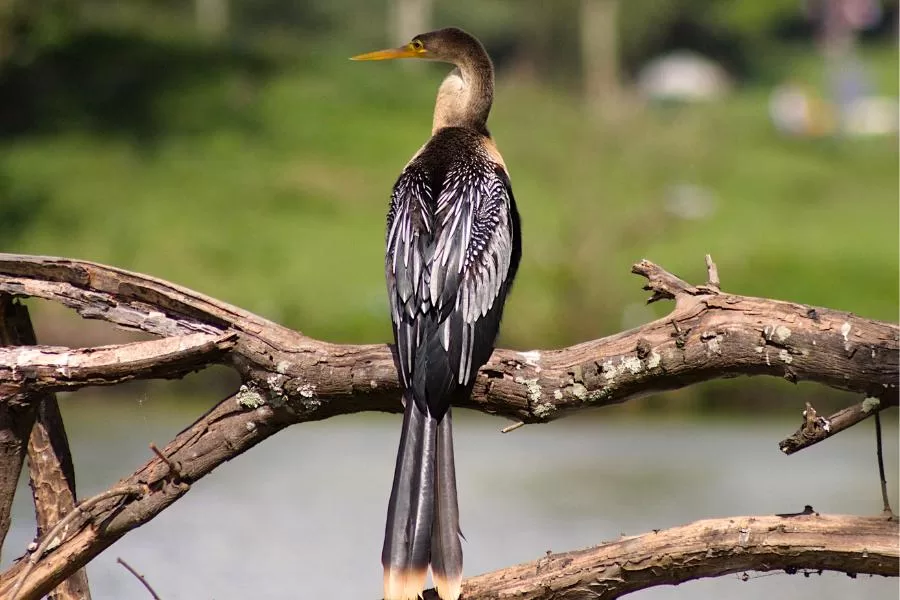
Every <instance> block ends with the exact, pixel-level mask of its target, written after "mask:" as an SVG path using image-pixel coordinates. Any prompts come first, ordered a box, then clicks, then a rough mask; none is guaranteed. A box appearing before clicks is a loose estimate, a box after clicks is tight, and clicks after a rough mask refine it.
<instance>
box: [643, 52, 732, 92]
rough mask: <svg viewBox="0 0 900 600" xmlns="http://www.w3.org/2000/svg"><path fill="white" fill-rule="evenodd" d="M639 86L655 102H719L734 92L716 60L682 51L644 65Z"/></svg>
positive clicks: (726, 74) (729, 79)
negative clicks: (731, 91)
mask: <svg viewBox="0 0 900 600" xmlns="http://www.w3.org/2000/svg"><path fill="white" fill-rule="evenodd" d="M637 87H638V90H640V92H641V94H642V95H644V96H645V97H647V98H650V99H652V100H676V101H682V102H697V101H704V100H718V99H719V98H722V97H723V96H725V95H726V94H727V93H728V92H729V91H730V90H731V78H730V77H729V76H728V73H727V72H726V71H725V69H723V68H722V67H721V66H719V64H718V63H716V62H715V61H713V60H710V59H708V58H706V57H705V56H702V55H700V54H697V53H695V52H689V51H686V50H681V51H677V52H673V53H671V54H667V55H665V56H660V57H658V58H654V59H653V60H651V61H650V62H648V63H647V64H646V65H644V66H643V68H641V70H640V72H639V73H638V79H637Z"/></svg>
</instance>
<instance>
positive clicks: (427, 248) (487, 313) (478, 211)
mask: <svg viewBox="0 0 900 600" xmlns="http://www.w3.org/2000/svg"><path fill="white" fill-rule="evenodd" d="M479 162H480V161H479ZM475 165H477V166H473V163H464V162H460V163H459V165H458V167H457V168H451V169H450V170H449V171H448V172H447V174H446V176H445V177H444V181H443V182H442V183H441V185H440V189H439V190H438V191H437V198H433V195H434V193H435V192H434V191H433V190H432V189H431V186H430V185H429V181H430V180H429V177H428V176H427V174H426V173H424V172H420V171H418V170H417V169H416V168H409V167H408V168H407V170H406V171H404V173H403V175H401V177H400V179H399V180H398V182H397V184H396V185H395V187H394V194H393V196H392V202H391V212H390V214H389V217H388V236H387V258H386V264H385V271H386V274H387V280H388V290H389V296H390V302H391V317H392V321H393V327H394V335H395V340H396V342H397V354H398V363H399V369H400V376H401V380H402V381H403V384H404V386H405V387H408V388H412V390H413V396H414V398H415V399H416V402H418V403H422V408H425V405H427V406H428V408H429V411H430V412H431V414H433V415H435V416H437V417H440V416H442V415H443V414H444V412H446V409H447V407H448V406H449V403H450V395H451V393H452V392H453V391H454V390H455V389H456V388H458V387H463V388H465V387H469V386H470V385H471V384H472V382H473V381H474V379H475V375H476V374H477V372H478V369H479V367H481V365H483V364H484V363H485V362H486V361H487V360H488V358H489V357H490V355H491V352H492V351H493V347H494V340H495V339H496V335H497V330H498V329H499V324H500V316H501V314H502V310H503V302H504V300H505V297H506V292H507V291H508V289H509V285H510V283H511V275H512V274H513V273H514V271H515V262H516V261H517V258H518V257H517V256H516V254H517V250H518V246H517V239H516V237H517V227H518V222H517V217H516V215H515V206H514V202H513V198H512V193H511V191H510V188H509V183H508V179H507V178H506V176H505V173H504V172H503V171H502V169H501V168H500V167H498V166H496V165H494V164H493V163H490V162H487V161H484V162H483V163H482V164H478V162H476V163H475ZM511 267H512V268H511Z"/></svg>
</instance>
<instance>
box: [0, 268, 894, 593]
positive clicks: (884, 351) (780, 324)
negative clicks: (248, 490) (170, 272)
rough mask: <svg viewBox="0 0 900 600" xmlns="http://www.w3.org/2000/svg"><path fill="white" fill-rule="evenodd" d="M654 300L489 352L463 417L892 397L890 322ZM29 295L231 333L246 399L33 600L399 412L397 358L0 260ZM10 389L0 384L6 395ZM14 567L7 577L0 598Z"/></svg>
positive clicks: (210, 305) (12, 286)
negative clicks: (658, 315) (802, 394)
mask: <svg viewBox="0 0 900 600" xmlns="http://www.w3.org/2000/svg"><path fill="white" fill-rule="evenodd" d="M634 270H635V272H637V273H640V274H641V275H643V276H644V277H646V278H647V279H648V282H649V283H648V286H647V287H648V289H651V290H653V292H654V297H655V298H657V299H658V298H664V297H668V298H674V299H675V300H676V305H675V309H674V310H673V312H672V313H671V314H670V315H668V316H667V317H666V318H664V319H660V320H658V321H654V322H652V323H648V324H646V325H644V326H642V327H639V328H636V329H633V330H630V331H626V332H623V333H620V334H617V335H613V336H610V337H607V338H603V339H601V340H594V341H590V342H585V343H582V344H578V345H576V346H572V347H570V348H565V349H562V350H550V351H530V352H514V351H510V350H498V351H496V352H495V353H494V355H493V357H492V359H491V361H490V362H489V363H488V364H487V365H486V366H485V367H484V368H483V369H482V370H481V372H480V373H479V377H478V380H477V382H476V386H475V391H474V393H473V396H472V398H471V399H470V400H468V401H467V402H466V403H464V404H463V406H467V407H471V408H475V409H477V410H481V411H484V412H488V413H492V414H501V415H504V416H509V417H512V418H515V419H516V420H518V421H522V422H541V421H549V420H553V419H555V418H558V417H560V416H562V415H563V414H565V413H566V412H569V411H572V410H577V409H581V408H586V407H596V406H604V405H608V404H615V403H620V402H624V401H626V400H627V399H629V398H631V397H634V396H637V395H641V394H646V393H648V392H653V391H659V390H664V389H676V388H681V387H684V386H687V385H690V384H692V383H694V382H698V381H703V380H708V379H715V378H719V377H729V376H734V375H771V376H777V377H785V378H788V379H790V380H792V381H797V380H811V381H818V382H820V383H824V384H826V385H830V386H832V387H835V388H839V389H845V390H851V391H855V392H859V393H862V394H867V395H875V394H877V395H879V396H880V397H881V398H882V399H885V398H888V400H886V401H889V400H890V398H893V397H896V395H897V383H896V373H897V371H898V345H900V343H898V340H900V335H898V333H900V328H898V327H897V326H896V325H894V324H890V323H884V322H879V321H873V320H869V319H863V318H860V317H856V316H854V315H851V314H848V313H842V312H837V311H832V310H829V309H824V308H813V307H809V306H806V305H801V304H794V303H789V302H779V301H775V300H766V299H760V298H752V297H746V296H737V295H730V294H726V293H723V292H720V291H719V290H716V289H713V288H712V287H710V286H696V287H695V286H691V285H689V284H687V283H685V282H684V281H682V280H680V279H678V278H677V277H675V276H674V275H671V274H669V273H667V272H665V271H664V270H663V269H661V268H660V267H658V266H656V265H654V264H653V263H650V262H648V261H642V262H641V263H639V264H637V265H635V266H634ZM4 291H6V292H10V293H14V294H21V295H34V296H37V297H41V298H47V299H50V300H55V301H58V302H61V303H62V304H64V305H66V306H71V307H73V308H76V310H78V311H79V312H80V313H81V314H83V315H85V316H88V317H92V318H103V319H106V320H108V321H111V322H113V323H116V324H119V325H123V326H129V327H137V328H140V329H144V330H145V331H150V332H153V333H156V334H159V335H170V336H171V335H185V334H188V333H196V332H204V333H210V334H214V335H224V334H234V335H235V336H236V337H235V340H234V346H233V347H232V348H231V350H230V351H228V352H227V354H226V356H225V358H226V359H227V360H230V361H231V365H232V366H233V367H235V368H236V369H237V370H238V371H239V372H240V373H241V374H242V375H243V377H244V380H245V385H243V386H242V387H241V390H240V391H239V392H238V393H237V394H236V395H235V396H233V397H230V398H227V399H225V400H223V401H222V402H221V403H219V404H218V405H217V406H216V407H215V408H213V409H212V410H211V411H210V412H209V413H207V414H206V415H204V416H203V417H201V418H200V419H199V420H198V421H197V422H196V423H195V424H194V425H193V426H191V427H190V428H188V429H186V430H185V431H184V432H182V433H181V434H179V435H178V437H176V439H175V440H174V441H173V442H171V443H170V444H169V445H168V446H167V447H166V448H165V449H163V450H162V451H161V454H162V455H163V456H164V457H166V458H167V460H168V461H169V463H171V464H172V465H177V467H178V471H179V473H178V476H177V478H174V479H177V481H173V477H172V474H173V473H172V469H171V467H170V465H169V464H167V463H166V462H164V461H163V460H160V459H159V458H153V459H152V460H151V461H150V462H148V463H147V464H146V465H144V466H143V467H142V468H141V469H139V470H138V471H136V472H135V473H134V474H133V475H131V476H130V477H128V478H126V479H125V480H123V481H122V483H121V485H146V486H147V492H146V493H145V494H143V495H141V496H136V497H128V498H125V499H123V500H122V501H121V503H116V504H115V505H114V506H111V507H106V508H102V507H101V509H99V512H98V514H97V515H96V519H95V520H97V521H102V522H103V523H104V526H103V527H102V528H97V527H87V526H81V527H80V528H79V529H77V530H76V531H73V532H71V534H70V535H68V536H67V537H66V538H65V540H63V541H62V543H61V544H60V545H59V546H58V547H56V548H55V549H54V550H53V551H52V552H50V553H49V554H47V555H46V556H44V557H43V559H41V560H40V562H38V563H37V564H36V565H34V566H33V572H32V573H31V574H30V575H29V576H28V578H27V580H28V581H27V583H26V586H25V587H24V588H23V595H22V598H37V597H39V596H40V594H42V593H46V592H47V591H48V590H49V589H52V587H53V586H54V585H55V584H56V583H57V582H58V581H59V580H60V579H61V578H63V577H64V576H65V574H66V573H67V572H70V571H67V570H68V569H69V568H70V566H72V565H75V566H76V567H77V566H80V565H83V564H85V563H86V562H87V561H89V560H90V559H91V558H93V557H94V556H96V555H97V554H98V553H99V552H101V551H102V550H103V549H105V548H107V547H108V546H109V545H111V544H112V543H113V542H115V541H116V540H117V539H119V538H120V537H121V536H122V535H124V534H125V533H127V532H128V531H130V530H131V529H133V528H135V527H138V526H140V525H142V524H143V523H145V522H147V521H149V520H150V519H152V518H153V517H154V516H156V515H157V514H159V512H161V511H162V510H164V509H165V508H167V507H168V506H170V505H171V504H172V503H173V502H175V501H176V500H177V499H178V498H180V497H181V496H182V495H183V494H184V493H185V492H186V491H187V489H188V486H189V484H190V483H192V482H194V481H196V480H197V479H199V478H201V477H203V476H204V475H206V474H207V473H209V472H210V471H212V470H213V469H214V468H215V467H217V466H218V465H219V464H221V463H223V462H225V461H227V460H230V459H232V458H234V457H235V456H237V455H239V454H241V453H242V452H245V451H246V450H248V449H249V448H251V447H253V446H254V445H255V444H257V443H259V442H260V441H262V440H264V439H265V438H267V437H268V436H270V435H272V434H274V433H276V432H277V431H279V430H281V429H283V428H284V427H287V426H288V425H290V424H293V423H298V422H304V421H314V420H319V419H325V418H328V417H331V416H334V415H338V414H348V413H353V412H359V411H366V410H383V411H394V412H399V410H400V408H401V405H400V402H399V388H398V382H397V376H396V369H395V366H394V361H393V357H392V355H391V351H390V348H389V347H387V346H385V345H368V346H350V345H336V344H329V343H326V342H321V341H317V340H313V339H311V338H308V337H306V336H304V335H302V334H301V333H299V332H295V331H292V330H289V329H286V328H284V327H281V326H279V325H277V324H274V323H271V322H269V321H266V320H264V319H262V318H260V317H257V316H255V315H252V314H250V313H247V312H245V311H241V310H240V309H237V308H235V307H231V306H229V305H227V304H224V303H221V302H218V301H216V300H213V299H210V298H207V297H205V296H202V295H200V294H197V293H195V292H191V291H190V290H186V289H184V288H179V287H177V286H174V285H172V284H169V283H167V282H163V281H160V280H157V279H153V278H148V277H144V276H141V275H137V274H133V273H129V272H127V271H122V270H119V269H113V268H110V267H105V266H103V265H97V264H94V263H87V262H80V261H70V260H65V259H52V258H41V257H22V256H16V255H2V254H0V292H4ZM2 385H3V380H2V379H0V386H2ZM24 568H25V567H23V565H22V564H21V563H20V564H19V565H15V566H13V567H12V568H10V569H8V570H7V571H6V572H4V573H2V574H0V597H6V595H7V594H6V592H7V591H8V590H9V589H10V587H9V586H10V582H12V581H16V580H18V578H19V577H20V576H21V571H22V570H23V569H24Z"/></svg>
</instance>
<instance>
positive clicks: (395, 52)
mask: <svg viewBox="0 0 900 600" xmlns="http://www.w3.org/2000/svg"><path fill="white" fill-rule="evenodd" d="M423 54H424V50H416V49H415V48H413V46H412V44H406V45H405V46H400V47H399V48H388V49H387V50H376V51H375V52H366V53H365V54H357V55H356V56H353V57H351V58H350V60H392V59H394V58H422V55H423Z"/></svg>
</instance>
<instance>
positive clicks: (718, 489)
mask: <svg viewBox="0 0 900 600" xmlns="http://www.w3.org/2000/svg"><path fill="white" fill-rule="evenodd" d="M63 410H64V413H65V417H66V424H67V427H68V431H69V437H70V440H71V443H72V447H73V452H74V454H75V460H76V470H77V478H78V485H79V489H78V492H79V497H82V498H83V497H87V496H90V495H93V494H95V493H97V492H99V491H102V490H104V489H106V488H107V487H109V486H110V485H112V484H114V483H115V482H116V481H117V480H118V479H119V478H121V477H123V476H126V475H128V474H130V473H131V472H132V471H133V470H134V469H135V468H136V467H137V466H139V465H140V464H142V463H143V462H144V461H145V460H147V459H148V458H149V456H150V455H149V451H148V449H147V444H148V443H149V442H151V441H154V442H156V443H157V444H159V445H160V446H162V445H164V444H165V443H166V442H167V441H168V440H169V439H171V438H172V437H173V436H174V435H175V434H176V433H177V432H178V431H179V430H181V429H182V428H183V427H184V426H185V425H187V424H188V423H189V422H190V421H191V420H193V418H194V417H195V416H197V415H198V414H199V413H200V412H202V411H201V410H200V409H199V408H197V407H196V406H194V407H191V408H190V409H187V408H174V409H173V405H172V404H171V403H164V402H157V401H153V400H152V399H146V398H145V401H142V402H134V401H128V400H123V401H122V402H121V404H113V405H110V404H109V403H102V404H98V403H93V402H89V401H84V400H82V397H81V396H79V397H77V398H67V399H65V400H64V401H63ZM613 414H614V413H613V411H609V410H607V411H598V412H596V413H592V414H588V415H582V416H577V417H570V418H568V419H564V420H562V421H558V422H555V423H551V424H548V425H540V426H529V427H524V428H521V429H519V430H517V431H515V432H513V433H510V434H506V435H502V434H500V433H499V430H500V428H502V427H503V426H505V425H506V424H507V422H506V421H504V420H501V419H496V418H491V417H487V416H484V415H480V414H475V413H471V412H466V411H458V412H457V414H456V420H455V423H456V427H455V436H456V452H457V459H456V460H457V470H458V473H459V475H458V477H459V491H460V508H461V512H462V528H463V531H464V532H465V535H466V539H467V542H465V543H464V546H463V547H464V551H465V554H466V573H467V574H470V575H471V574H477V573H481V572H484V571H489V570H493V569H498V568H501V567H504V566H508V565H511V564H514V563H517V562H523V561H529V560H533V559H535V558H538V557H540V556H541V555H543V553H544V552H546V551H547V550H554V551H562V550H570V549H576V548H581V547H585V546H591V545H595V544H598V543H600V542H601V541H603V540H610V539H615V538H616V537H618V536H619V534H621V533H625V534H629V535H632V534H638V533H642V532H646V531H649V530H651V529H655V528H664V527H670V526H674V525H680V524H684V523H688V522H690V521H693V520H696V519H701V518H707V517H724V516H735V515H748V514H773V513H780V512H793V511H799V510H802V508H803V506H804V505H805V504H812V505H813V506H814V507H815V509H816V510H818V511H821V512H828V513H851V514H875V513H877V512H879V511H880V509H881V499H880V494H879V492H878V487H877V470H876V464H875V453H874V433H873V431H874V430H873V425H872V424H871V423H866V424H863V425H861V426H858V427H855V428H853V429H851V430H850V431H847V432H844V433H842V434H840V435H839V436H837V437H835V438H833V439H831V440H829V441H828V442H826V443H824V444H820V445H818V446H816V447H813V448H810V449H808V450H805V451H803V452H801V453H799V454H797V455H795V456H792V457H784V456H782V455H781V453H780V452H779V451H778V448H777V442H778V441H779V440H780V439H782V438H783V437H785V436H786V435H788V434H789V433H791V432H793V431H794V430H795V428H796V426H797V424H798V420H799V415H798V418H797V419H770V418H767V419H766V420H764V421H762V422H753V421H752V420H751V419H752V416H748V417H747V419H745V420H737V419H735V420H705V421H678V420H666V421H660V420H650V419H640V418H626V419H623V418H612V415H613ZM888 417H889V418H888V419H887V420H889V421H891V422H890V423H889V426H888V428H887V431H886V441H887V448H886V452H887V456H886V459H887V468H888V473H889V475H888V479H890V480H891V482H892V493H893V496H892V499H893V502H894V503H895V508H896V504H897V503H898V499H897V493H896V491H897V490H896V484H897V461H898V458H897V454H898V452H897V426H896V423H895V422H894V420H895V418H896V413H895V412H891V413H889V414H888ZM399 427H400V417H399V415H381V414H366V415H356V416H350V417H340V418H336V419H331V420H328V421H325V422H321V423H311V424H304V425H296V426H294V427H292V428H290V429H288V430H286V431H283V432H281V433H279V434H278V435H276V436H275V437H274V438H270V439H269V440H268V441H266V442H264V443H263V444H261V445H260V446H257V447H256V448H255V449H253V450H251V451H250V452H249V453H247V454H245V455H243V456H241V457H239V458H238V459H236V460H234V461H232V462H230V463H228V464H225V465H223V466H222V467H220V468H219V469H218V470H216V471H215V472H214V473H213V474H211V475H209V476H208V477H206V478H205V479H203V480H201V481H200V482H198V483H196V484H195V485H194V486H193V490H192V491H191V492H190V493H189V494H188V495H187V496H186V497H185V498H183V499H182V500H180V501H179V502H177V503H176V504H175V505H173V506H172V507H171V508H169V509H168V510H166V511H164V512H163V513H162V514H161V515H159V516H158V517H157V518H156V519H154V520H153V521H151V522H150V523H149V524H147V525H145V526H144V527H141V528H139V529H137V530H135V531H133V532H131V533H130V534H128V535H127V536H125V537H124V538H123V539H122V540H121V541H119V542H118V543H117V544H115V545H114V546H113V547H112V548H110V549H109V550H107V551H106V552H105V553H103V554H102V555H101V556H100V557H99V558H98V559H96V560H95V561H94V562H92V563H91V564H90V566H89V567H88V573H89V577H90V580H91V587H92V590H93V596H94V598H95V600H100V599H106V598H129V599H130V598H135V599H145V598H149V595H148V594H147V593H146V592H145V591H144V589H143V588H142V587H141V586H140V584H139V583H138V582H137V581H136V580H135V579H134V578H133V577H132V576H131V575H129V574H128V573H127V572H126V571H125V570H124V569H123V568H122V567H121V566H119V565H117V564H116V562H115V561H116V558H117V557H122V558H123V559H125V560H126V561H128V562H129V563H131V564H132V565H134V566H135V567H136V568H137V569H138V570H139V571H140V572H142V573H143V574H144V575H145V576H146V577H147V579H148V580H149V581H150V582H151V584H152V585H153V586H154V587H155V589H156V591H157V592H158V593H159V594H160V596H161V597H162V598H163V600H178V599H181V600H188V599H190V600H196V599H215V600H226V599H247V598H260V599H268V598H273V599H275V598H278V599H281V598H301V599H302V598H316V599H323V598H354V599H366V598H369V599H372V600H375V599H376V598H380V597H381V596H380V592H381V565H380V554H381V541H382V535H383V533H384V531H383V527H384V512H385V506H386V503H387V496H388V494H389V492H390V482H391V477H392V470H393V466H394V453H395V451H396V445H397V437H398V432H399ZM13 519H14V520H13V528H12V530H11V531H10V534H9V536H8V537H7V541H6V551H5V552H4V556H3V561H2V564H3V565H4V566H5V565H8V564H9V563H10V562H11V560H12V559H13V558H14V557H15V556H18V555H20V554H21V553H22V549H24V547H25V546H26V545H27V544H28V543H29V542H30V541H31V539H32V536H33V532H34V516H33V508H32V507H31V505H30V496H29V494H28V488H27V485H24V482H23V486H22V487H20V493H19V494H18V496H17V498H16V504H15V506H14V513H13ZM897 591H898V584H897V581H896V580H894V579H884V578H871V577H859V578H858V579H856V580H851V579H850V578H848V577H847V576H846V575H841V574H825V575H822V576H812V577H810V578H805V577H802V576H799V575H795V576H787V575H784V574H777V575H769V576H757V575H751V579H750V580H749V581H747V582H742V581H740V579H739V578H738V576H737V575H732V576H727V577H724V578H720V579H710V580H704V581H699V582H692V583H688V584H683V585H681V586H678V587H661V588H655V589H651V590H646V591H643V592H638V593H635V594H633V595H631V596H629V598H635V599H637V600H663V599H665V600H669V599H671V600H674V599H680V600H684V599H689V598H690V599H700V600H713V599H721V598H734V599H737V600H745V599H746V600H749V599H757V598H765V599H766V600H780V599H785V600H788V599H790V600H801V599H822V600H853V599H859V600H863V599H866V600H881V599H884V600H888V599H891V600H893V599H895V598H897Z"/></svg>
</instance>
